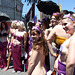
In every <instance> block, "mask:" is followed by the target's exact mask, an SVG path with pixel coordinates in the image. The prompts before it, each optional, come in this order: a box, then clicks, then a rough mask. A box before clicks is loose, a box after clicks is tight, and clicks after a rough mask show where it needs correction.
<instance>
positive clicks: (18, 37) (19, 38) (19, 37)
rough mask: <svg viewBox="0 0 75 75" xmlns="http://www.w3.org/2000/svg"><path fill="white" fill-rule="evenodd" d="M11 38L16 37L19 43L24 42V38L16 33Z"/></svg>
mask: <svg viewBox="0 0 75 75" xmlns="http://www.w3.org/2000/svg"><path fill="white" fill-rule="evenodd" d="M11 36H14V38H15V39H16V40H18V41H22V40H23V36H17V35H16V34H14V33H11Z"/></svg>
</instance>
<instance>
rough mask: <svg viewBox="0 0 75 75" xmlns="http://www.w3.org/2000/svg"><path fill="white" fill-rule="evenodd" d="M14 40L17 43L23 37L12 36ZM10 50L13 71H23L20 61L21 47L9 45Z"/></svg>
mask: <svg viewBox="0 0 75 75" xmlns="http://www.w3.org/2000/svg"><path fill="white" fill-rule="evenodd" d="M13 36H14V38H15V39H16V40H18V41H22V40H23V37H22V36H16V35H14V34H13ZM11 48H12V57H13V66H14V70H15V71H23V70H22V61H21V49H22V45H14V44H12V45H11Z"/></svg>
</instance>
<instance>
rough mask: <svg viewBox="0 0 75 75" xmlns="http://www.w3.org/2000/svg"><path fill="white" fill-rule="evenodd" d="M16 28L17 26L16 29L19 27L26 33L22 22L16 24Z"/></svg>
mask: <svg viewBox="0 0 75 75" xmlns="http://www.w3.org/2000/svg"><path fill="white" fill-rule="evenodd" d="M17 26H18V27H20V28H22V29H23V30H25V31H26V27H25V25H24V22H23V21H18V22H17Z"/></svg>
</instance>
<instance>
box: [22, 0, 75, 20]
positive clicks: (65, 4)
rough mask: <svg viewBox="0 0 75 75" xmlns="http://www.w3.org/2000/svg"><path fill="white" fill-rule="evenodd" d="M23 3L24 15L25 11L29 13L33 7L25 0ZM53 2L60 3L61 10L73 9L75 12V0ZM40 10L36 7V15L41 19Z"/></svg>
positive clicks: (54, 0)
mask: <svg viewBox="0 0 75 75" xmlns="http://www.w3.org/2000/svg"><path fill="white" fill-rule="evenodd" d="M21 1H22V3H23V4H24V6H23V13H22V15H23V16H24V15H25V13H27V12H28V11H29V9H30V7H31V4H29V5H28V6H27V3H25V2H24V1H25V0H21ZM41 1H49V0H41ZM52 1H53V2H55V3H57V4H60V5H61V10H68V11H73V12H75V9H74V8H75V0H52ZM39 14H40V11H39V10H38V9H37V7H35V16H38V17H37V18H38V19H40V15H39Z"/></svg>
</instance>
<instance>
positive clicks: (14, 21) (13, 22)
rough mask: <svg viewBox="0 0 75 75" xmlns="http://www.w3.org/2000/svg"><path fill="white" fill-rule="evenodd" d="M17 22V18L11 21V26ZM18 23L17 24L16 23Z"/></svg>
mask: <svg viewBox="0 0 75 75" xmlns="http://www.w3.org/2000/svg"><path fill="white" fill-rule="evenodd" d="M15 23H17V20H13V21H12V23H11V28H14V24H15ZM16 25H17V24H16Z"/></svg>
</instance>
